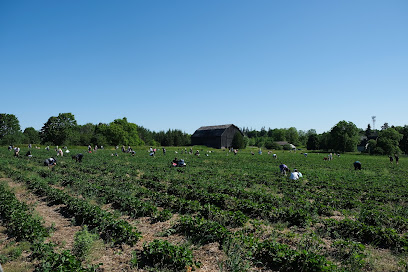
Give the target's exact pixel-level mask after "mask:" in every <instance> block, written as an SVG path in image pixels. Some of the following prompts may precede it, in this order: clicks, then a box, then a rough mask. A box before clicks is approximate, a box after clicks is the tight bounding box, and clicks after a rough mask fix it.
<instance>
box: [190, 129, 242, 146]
mask: <svg viewBox="0 0 408 272" xmlns="http://www.w3.org/2000/svg"><path fill="white" fill-rule="evenodd" d="M235 133H241V135H242V136H244V134H243V133H242V131H241V130H240V129H239V128H238V127H237V126H235V125H233V124H229V125H221V126H207V127H200V128H199V129H197V130H196V131H195V132H194V134H193V135H191V144H192V145H205V146H209V147H214V148H230V147H231V146H232V139H233V138H234V135H235Z"/></svg>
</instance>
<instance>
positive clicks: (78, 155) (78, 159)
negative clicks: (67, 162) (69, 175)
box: [72, 153, 84, 162]
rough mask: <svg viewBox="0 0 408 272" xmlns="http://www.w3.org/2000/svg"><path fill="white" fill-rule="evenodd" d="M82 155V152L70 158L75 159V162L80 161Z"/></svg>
mask: <svg viewBox="0 0 408 272" xmlns="http://www.w3.org/2000/svg"><path fill="white" fill-rule="evenodd" d="M83 157H84V155H83V154H82V153H79V154H76V155H75V156H72V159H73V160H75V161H76V162H82V158H83Z"/></svg>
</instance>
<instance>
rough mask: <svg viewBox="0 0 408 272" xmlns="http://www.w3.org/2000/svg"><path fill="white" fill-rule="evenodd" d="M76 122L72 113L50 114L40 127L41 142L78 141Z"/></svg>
mask: <svg viewBox="0 0 408 272" xmlns="http://www.w3.org/2000/svg"><path fill="white" fill-rule="evenodd" d="M76 128H77V122H76V120H75V117H74V115H73V114H72V113H60V114H59V115H58V116H56V117H55V116H51V117H50V118H49V119H48V121H47V122H46V123H45V124H44V126H43V127H42V128H41V131H40V136H41V140H42V142H43V143H48V142H49V143H53V144H55V145H62V144H70V143H74V142H76V141H78V139H75V138H76V137H77V136H79V135H78V134H77V130H76Z"/></svg>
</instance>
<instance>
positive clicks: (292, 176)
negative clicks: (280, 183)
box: [289, 169, 302, 180]
mask: <svg viewBox="0 0 408 272" xmlns="http://www.w3.org/2000/svg"><path fill="white" fill-rule="evenodd" d="M301 176H302V174H301V173H300V172H299V171H298V170H297V169H294V170H293V172H292V173H290V177H289V179H291V180H298V179H299V178H300V177H301Z"/></svg>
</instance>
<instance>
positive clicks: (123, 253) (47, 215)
mask: <svg viewBox="0 0 408 272" xmlns="http://www.w3.org/2000/svg"><path fill="white" fill-rule="evenodd" d="M0 181H6V182H7V184H8V185H9V187H10V188H12V189H13V191H14V193H15V195H16V198H17V199H18V200H19V201H21V202H25V203H26V204H28V205H29V206H30V207H32V208H33V210H34V214H37V215H39V216H41V217H42V218H43V221H44V226H45V227H50V228H52V230H53V231H52V233H51V236H50V237H49V238H48V239H47V242H53V243H55V244H57V246H58V248H60V249H69V250H71V249H72V247H73V244H74V237H75V233H76V232H78V231H79V230H81V226H74V225H72V223H71V219H70V218H66V217H64V216H62V215H61V214H60V212H59V211H60V209H61V207H63V206H64V205H53V206H48V204H47V202H46V200H45V197H38V196H36V195H35V194H33V193H31V192H30V191H28V190H27V189H26V187H25V186H24V185H23V184H21V183H17V182H14V181H13V180H12V179H9V178H0ZM61 189H62V188H61ZM105 208H106V209H107V210H110V207H108V206H107V207H105ZM121 219H124V220H126V221H128V222H129V223H131V224H132V225H134V226H135V227H136V228H137V230H138V231H140V232H141V234H142V239H140V240H139V241H138V242H137V244H136V245H135V246H133V247H130V246H128V245H120V246H115V247H111V246H109V245H107V244H103V243H100V246H99V247H98V248H96V249H94V250H93V252H92V261H91V263H92V264H99V263H103V265H102V266H101V267H100V268H101V270H102V271H110V272H119V271H140V272H143V271H146V270H144V269H141V268H131V266H130V260H131V258H132V252H133V251H140V250H142V249H143V244H145V243H150V242H152V241H153V240H155V239H160V240H167V241H169V242H171V243H173V244H182V243H185V242H186V239H185V237H183V236H181V235H178V234H173V235H170V236H169V237H160V233H162V232H163V231H165V230H167V229H169V228H170V227H171V226H172V225H173V224H174V223H175V222H177V221H178V219H179V216H178V215H177V214H175V215H173V217H172V218H171V219H170V220H168V221H166V222H157V223H154V224H152V223H151V220H150V218H149V217H142V218H139V219H137V220H135V219H131V218H129V217H128V216H122V217H121ZM194 257H195V259H196V260H198V261H200V262H201V263H202V266H201V268H199V269H197V270H196V271H197V272H208V271H218V270H219V269H218V262H219V261H221V260H224V259H225V258H226V256H225V253H224V252H223V251H221V250H220V249H219V245H218V243H213V244H209V245H204V246H202V247H200V248H197V249H195V250H194Z"/></svg>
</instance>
